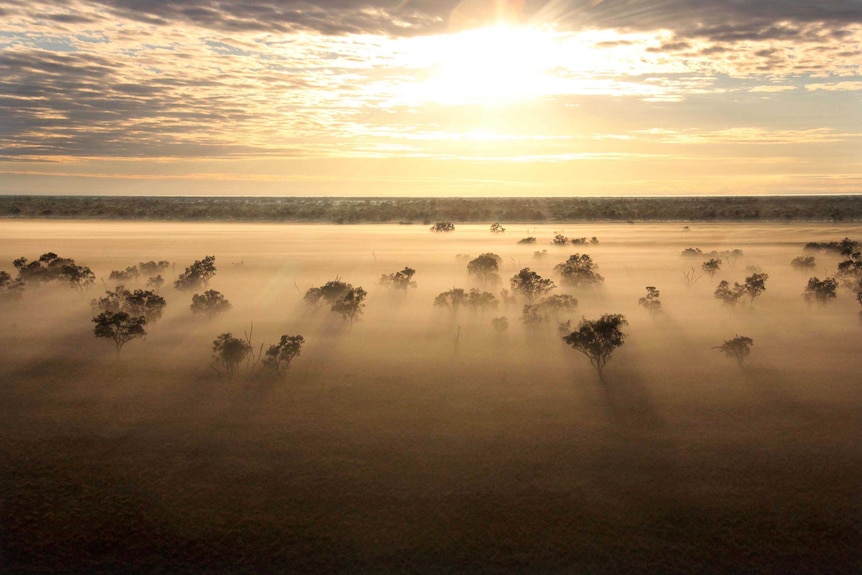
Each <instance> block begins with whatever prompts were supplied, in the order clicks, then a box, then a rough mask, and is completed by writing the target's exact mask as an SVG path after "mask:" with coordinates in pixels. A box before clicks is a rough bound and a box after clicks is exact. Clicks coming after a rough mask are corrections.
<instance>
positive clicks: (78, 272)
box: [12, 252, 96, 290]
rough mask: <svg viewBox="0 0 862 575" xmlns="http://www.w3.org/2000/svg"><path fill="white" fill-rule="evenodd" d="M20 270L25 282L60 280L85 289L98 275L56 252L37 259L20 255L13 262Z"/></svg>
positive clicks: (20, 277)
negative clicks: (31, 259) (33, 259)
mask: <svg viewBox="0 0 862 575" xmlns="http://www.w3.org/2000/svg"><path fill="white" fill-rule="evenodd" d="M12 265H14V266H15V269H17V270H18V279H19V280H21V281H22V282H24V283H29V282H34V283H45V282H58V283H62V284H66V285H68V286H69V287H73V288H76V289H79V290H84V289H86V288H88V287H90V286H91V285H93V282H94V281H95V280H96V275H95V274H94V273H93V272H92V271H91V270H90V268H88V267H87V266H82V265H78V264H76V263H75V260H73V259H71V258H62V257H60V256H58V255H57V254H55V253H54V252H47V253H44V254H42V255H41V256H39V259H38V260H36V261H32V262H31V261H29V260H27V258H25V257H20V258H18V259H16V260H15V261H14V262H12Z"/></svg>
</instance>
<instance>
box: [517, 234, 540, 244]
mask: <svg viewBox="0 0 862 575" xmlns="http://www.w3.org/2000/svg"><path fill="white" fill-rule="evenodd" d="M518 243H519V244H534V243H536V238H534V237H533V236H529V237H526V238H521V239H520V240H518Z"/></svg>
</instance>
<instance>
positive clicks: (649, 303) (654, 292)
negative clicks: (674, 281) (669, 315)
mask: <svg viewBox="0 0 862 575" xmlns="http://www.w3.org/2000/svg"><path fill="white" fill-rule="evenodd" d="M659 296H660V293H659V290H658V288H657V287H655V286H646V295H645V296H644V297H642V298H640V299H639V300H638V305H639V306H641V307H642V308H644V309H645V310H647V311H648V312H650V313H651V314H653V315H655V314H657V313H661V300H660V299H659Z"/></svg>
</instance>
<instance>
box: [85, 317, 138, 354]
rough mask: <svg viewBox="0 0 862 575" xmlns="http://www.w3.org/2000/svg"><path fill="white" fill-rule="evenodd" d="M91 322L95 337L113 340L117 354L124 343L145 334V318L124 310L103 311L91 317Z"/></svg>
mask: <svg viewBox="0 0 862 575" xmlns="http://www.w3.org/2000/svg"><path fill="white" fill-rule="evenodd" d="M93 323H95V324H96V326H95V327H94V328H93V333H95V334H96V337H102V338H105V339H108V340H110V341H111V342H113V344H114V347H115V348H116V350H117V354H119V353H120V349H122V347H123V346H124V345H126V343H128V342H130V341H131V340H133V339H135V338H139V337H144V336H145V335H147V330H146V325H147V318H145V317H143V316H131V315H129V314H128V313H126V312H124V311H118V312H112V311H103V312H102V313H100V314H99V315H97V316H95V317H94V318H93Z"/></svg>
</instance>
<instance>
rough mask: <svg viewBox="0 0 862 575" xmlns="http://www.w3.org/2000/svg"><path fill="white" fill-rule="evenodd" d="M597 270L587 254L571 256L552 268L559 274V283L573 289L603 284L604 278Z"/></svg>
mask: <svg viewBox="0 0 862 575" xmlns="http://www.w3.org/2000/svg"><path fill="white" fill-rule="evenodd" d="M597 270H598V266H597V265H596V264H595V263H593V259H592V258H591V257H590V256H588V255H587V254H573V255H571V256H569V259H567V260H566V261H564V262H563V263H561V264H557V265H556V266H554V271H555V272H557V273H558V274H560V281H561V283H563V284H564V285H570V286H575V287H577V286H581V285H590V284H600V283H602V282H604V281H605V278H603V277H602V276H601V275H600V274H599V273H598V271H597Z"/></svg>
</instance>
